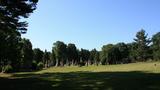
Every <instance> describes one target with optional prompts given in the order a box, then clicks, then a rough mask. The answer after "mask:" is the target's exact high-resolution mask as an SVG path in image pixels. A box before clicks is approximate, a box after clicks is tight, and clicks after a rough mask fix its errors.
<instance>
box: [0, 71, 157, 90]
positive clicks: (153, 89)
mask: <svg viewBox="0 0 160 90" xmlns="http://www.w3.org/2000/svg"><path fill="white" fill-rule="evenodd" d="M10 89H13V90H64V89H65V90H160V74H155V73H145V72H70V73H45V74H14V75H13V76H12V77H10V78H0V90H10Z"/></svg>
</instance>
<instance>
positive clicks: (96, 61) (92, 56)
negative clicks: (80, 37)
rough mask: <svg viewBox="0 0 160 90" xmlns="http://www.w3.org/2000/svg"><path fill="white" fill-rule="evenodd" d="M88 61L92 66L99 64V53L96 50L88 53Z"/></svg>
mask: <svg viewBox="0 0 160 90" xmlns="http://www.w3.org/2000/svg"><path fill="white" fill-rule="evenodd" d="M90 60H91V63H92V64H95V65H98V64H99V52H98V51H97V50H96V49H93V50H91V51H90Z"/></svg>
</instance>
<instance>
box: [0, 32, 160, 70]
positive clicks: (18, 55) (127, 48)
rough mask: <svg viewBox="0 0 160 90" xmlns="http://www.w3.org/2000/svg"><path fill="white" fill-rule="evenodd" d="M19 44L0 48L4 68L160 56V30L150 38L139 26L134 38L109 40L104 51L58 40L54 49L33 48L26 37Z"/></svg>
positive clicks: (121, 62) (17, 68)
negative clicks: (113, 42)
mask: <svg viewBox="0 0 160 90" xmlns="http://www.w3.org/2000/svg"><path fill="white" fill-rule="evenodd" d="M16 46H17V45H16ZM18 47H19V49H18V50H16V49H15V50H13V49H12V50H11V49H8V48H3V49H6V50H5V51H8V52H6V53H5V52H4V51H1V59H0V60H1V71H3V72H10V71H32V70H41V69H43V68H48V67H51V66H56V67H57V66H71V65H72V66H85V65H86V66H88V65H109V64H125V63H132V62H139V61H140V62H142V61H147V60H160V32H158V33H156V34H155V35H153V37H152V38H151V39H150V38H148V37H147V33H146V32H145V31H144V30H140V31H139V32H137V34H136V37H135V39H134V42H132V43H127V44H126V43H123V42H121V43H117V44H107V45H104V46H103V47H102V49H101V51H97V50H96V49H93V50H87V49H78V48H77V47H76V45H75V44H73V43H69V44H68V45H67V44H65V43H64V42H62V41H57V42H55V43H54V44H53V47H52V51H51V52H49V51H47V50H45V51H42V50H41V49H39V48H35V49H32V43H31V42H30V40H29V39H25V38H23V39H21V40H20V42H19V43H18ZM5 55H6V57H4V56H5ZM2 57H3V58H2Z"/></svg>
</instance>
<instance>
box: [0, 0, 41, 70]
mask: <svg viewBox="0 0 160 90" xmlns="http://www.w3.org/2000/svg"><path fill="white" fill-rule="evenodd" d="M37 2H38V0H0V35H1V36H0V37H1V40H2V41H3V42H0V46H1V51H0V53H1V56H0V57H1V58H0V59H1V61H2V62H1V63H2V64H1V66H5V65H8V64H10V65H11V66H12V67H13V68H14V69H18V68H19V62H20V57H21V56H20V51H21V50H20V40H21V35H20V34H21V33H24V32H26V30H27V29H26V27H27V23H26V22H25V21H22V18H28V17H29V15H30V13H32V12H33V11H34V10H35V9H36V4H37ZM20 19H21V21H20ZM3 47H4V48H3ZM2 51H4V52H2Z"/></svg>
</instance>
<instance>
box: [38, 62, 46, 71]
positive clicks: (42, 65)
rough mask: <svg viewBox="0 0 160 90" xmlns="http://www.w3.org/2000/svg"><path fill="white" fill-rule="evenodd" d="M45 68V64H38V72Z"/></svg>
mask: <svg viewBox="0 0 160 90" xmlns="http://www.w3.org/2000/svg"><path fill="white" fill-rule="evenodd" d="M43 67H44V64H43V63H42V62H39V63H38V64H37V69H38V70H41V69H43Z"/></svg>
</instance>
